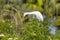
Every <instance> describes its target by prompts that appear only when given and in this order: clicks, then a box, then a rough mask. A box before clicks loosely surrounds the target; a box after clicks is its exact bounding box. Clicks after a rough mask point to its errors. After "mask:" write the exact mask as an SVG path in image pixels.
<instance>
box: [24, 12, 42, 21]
mask: <svg viewBox="0 0 60 40" xmlns="http://www.w3.org/2000/svg"><path fill="white" fill-rule="evenodd" d="M31 14H32V15H35V16H36V18H37V19H38V20H39V21H43V15H42V14H41V13H40V12H39V11H33V12H26V13H24V17H25V16H26V15H31Z"/></svg>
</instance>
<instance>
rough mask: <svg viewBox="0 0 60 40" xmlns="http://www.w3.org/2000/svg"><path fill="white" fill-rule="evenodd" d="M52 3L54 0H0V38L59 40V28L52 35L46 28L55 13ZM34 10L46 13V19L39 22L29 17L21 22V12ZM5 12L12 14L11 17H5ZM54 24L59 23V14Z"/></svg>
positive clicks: (4, 39)
mask: <svg viewBox="0 0 60 40" xmlns="http://www.w3.org/2000/svg"><path fill="white" fill-rule="evenodd" d="M48 2H49V3H48ZM54 4H55V2H52V0H51V1H46V2H45V1H43V0H30V1H29V0H26V1H25V0H21V3H20V2H18V1H17V0H13V1H12V0H10V1H9V0H0V34H4V37H0V40H8V39H11V40H60V35H59V32H60V31H59V30H58V31H57V33H56V34H55V35H53V34H50V30H49V29H48V28H47V25H48V24H49V22H48V21H49V19H50V18H51V17H52V16H53V14H54V13H55V11H54V10H53V9H54V8H55V7H53V6H55V5H54ZM42 6H44V7H42ZM57 7H58V6H57ZM59 7H60V6H59ZM36 10H37V11H40V12H42V14H46V15H47V20H45V21H44V22H39V21H38V20H37V19H32V18H31V19H29V20H28V21H27V22H23V20H24V17H23V14H22V13H24V12H27V11H36ZM56 10H57V9H56ZM7 14H8V15H10V16H13V17H12V19H8V18H7V17H6V18H5V16H6V15H7ZM57 14H58V13H57ZM8 17H9V16H8ZM54 24H55V25H60V16H57V18H56V20H55V22H54Z"/></svg>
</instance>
